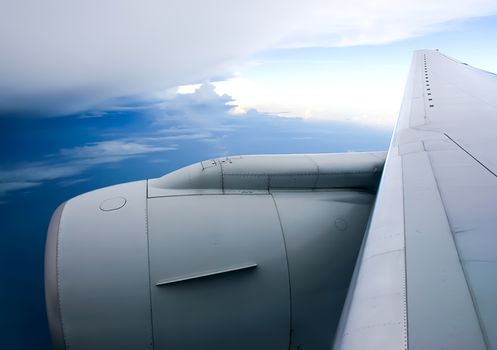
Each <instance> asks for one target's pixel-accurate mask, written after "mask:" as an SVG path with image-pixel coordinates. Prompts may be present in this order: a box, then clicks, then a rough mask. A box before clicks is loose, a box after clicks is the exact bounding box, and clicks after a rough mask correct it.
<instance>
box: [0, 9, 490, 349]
mask: <svg viewBox="0 0 497 350" xmlns="http://www.w3.org/2000/svg"><path fill="white" fill-rule="evenodd" d="M496 37H497V2H495V1H486V0H467V1H454V0H452V1H446V0H443V1H437V2H433V1H425V0H421V1H416V2H414V1H393V0H381V1H361V0H354V1H348V2H343V1H340V2H339V1H332V0H331V1H330V0H328V1H324V0H312V1H307V2H305V3H303V2H301V1H293V0H286V1H282V0H274V1H269V2H267V1H265V2H263V1H259V0H253V1H250V2H244V3H242V2H235V1H221V0H217V1H212V0H211V1H192V0H183V1H167V2H164V1H150V0H145V1H132V0H121V1H94V0H86V1H72V2H66V1H56V0H46V1H42V2H40V1H34V0H16V1H9V0H0V53H1V54H0V77H1V78H0V216H1V220H2V223H3V226H2V230H1V231H0V276H1V277H2V278H3V280H4V281H6V283H5V284H3V286H2V289H0V300H2V302H1V303H0V333H1V335H2V339H3V343H2V345H3V347H5V348H9V349H33V348H37V349H50V341H49V333H48V327H47V324H46V314H45V309H44V308H45V306H44V294H43V253H44V241H45V232H46V228H47V226H48V222H49V220H50V216H51V214H52V213H53V211H54V210H55V208H56V207H57V206H58V205H59V204H60V203H61V202H63V201H65V200H67V199H69V198H71V197H74V196H76V195H78V194H81V193H84V192H87V191H90V190H93V189H96V188H100V187H104V186H108V185H112V184H116V183H122V182H127V181H134V180H139V179H145V178H154V177H158V176H161V175H163V174H165V173H168V172H170V171H172V170H175V169H178V168H180V167H183V166H186V165H189V164H191V163H193V162H197V161H201V160H204V159H209V158H214V157H221V156H226V155H236V154H264V153H320V152H352V151H378V150H387V149H388V145H389V142H390V136H391V132H392V129H393V126H394V124H395V121H396V118H397V114H398V111H399V109H400V104H401V102H402V95H403V90H404V86H405V84H406V78H407V74H408V70H409V65H410V59H411V55H412V51H413V50H416V49H422V48H429V49H430V48H431V49H435V48H437V49H440V51H442V52H443V53H445V54H447V55H449V56H452V57H454V58H457V59H459V60H461V61H463V62H467V63H468V64H471V65H473V66H476V67H478V68H481V69H484V70H488V71H492V72H497V45H495V38H496ZM27 330H28V331H27Z"/></svg>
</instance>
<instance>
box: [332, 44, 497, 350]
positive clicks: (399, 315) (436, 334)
mask: <svg viewBox="0 0 497 350" xmlns="http://www.w3.org/2000/svg"><path fill="white" fill-rule="evenodd" d="M496 130H497V75H494V74H492V73H489V72H486V71H482V70H479V69H476V68H473V67H471V66H468V65H467V64H465V63H462V62H459V61H457V60H454V59H452V58H450V57H447V56H445V55H443V54H442V53H440V52H438V51H429V50H422V51H416V52H415V53H414V56H413V60H412V65H411V69H410V74H409V78H408V82H407V87H406V92H405V95H404V100H403V103H402V108H401V112H400V116H399V120H398V122H397V126H396V128H395V131H394V136H393V138H392V143H391V146H390V149H389V152H388V157H387V160H386V164H385V168H384V173H383V177H382V181H381V184H380V188H379V191H378V195H377V198H376V204H375V207H374V210H373V213H372V217H371V221H370V224H369V228H368V231H367V232H366V236H365V239H364V242H363V247H362V250H361V253H360V257H359V259H358V263H357V265H356V271H355V272H354V277H353V281H352V284H351V288H350V289H349V294H348V296H347V302H346V305H345V307H344V311H343V313H342V319H341V325H340V328H339V331H338V333H337V336H336V338H335V345H334V349H344V350H350V349H407V348H409V349H491V348H493V349H495V348H497V178H496V176H497V175H496V174H497V156H496V151H497V137H496Z"/></svg>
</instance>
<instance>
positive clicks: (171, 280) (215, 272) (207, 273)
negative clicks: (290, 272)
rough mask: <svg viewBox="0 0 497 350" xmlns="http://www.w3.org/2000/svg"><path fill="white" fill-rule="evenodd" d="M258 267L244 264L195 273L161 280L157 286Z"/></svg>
mask: <svg viewBox="0 0 497 350" xmlns="http://www.w3.org/2000/svg"><path fill="white" fill-rule="evenodd" d="M256 267H257V264H256V263H249V264H242V265H238V266H233V267H226V268H222V269H217V270H211V271H204V272H200V273H195V274H192V275H187V276H180V277H173V278H169V279H165V280H160V281H158V282H157V283H156V284H155V285H156V286H165V285H168V284H173V283H179V282H186V281H191V280H194V279H198V278H206V277H212V276H217V275H221V274H223V273H230V272H237V271H243V270H250V269H253V268H256Z"/></svg>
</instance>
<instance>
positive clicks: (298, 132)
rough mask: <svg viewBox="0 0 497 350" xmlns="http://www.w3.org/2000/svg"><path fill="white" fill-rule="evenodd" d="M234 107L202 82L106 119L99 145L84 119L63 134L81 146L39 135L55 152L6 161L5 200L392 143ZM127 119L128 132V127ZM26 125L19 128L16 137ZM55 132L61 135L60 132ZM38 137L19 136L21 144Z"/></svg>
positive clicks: (357, 130) (373, 133) (373, 134)
mask: <svg viewBox="0 0 497 350" xmlns="http://www.w3.org/2000/svg"><path fill="white" fill-rule="evenodd" d="M231 101H232V100H231V97H230V96H228V95H222V96H220V95H218V94H216V93H215V91H214V86H213V85H212V84H204V85H202V86H201V87H200V88H199V89H197V90H196V91H195V92H193V93H191V94H179V95H176V96H175V97H172V98H170V99H168V100H166V101H164V102H163V103H162V104H159V105H158V104H155V103H152V104H151V105H150V106H149V108H148V109H145V106H139V107H137V108H138V109H139V111H140V113H138V114H135V113H134V111H133V109H132V108H131V109H128V110H127V111H126V112H125V113H124V114H123V113H122V112H121V111H120V112H118V113H120V114H119V115H118V116H112V113H113V112H110V113H109V115H106V116H104V117H101V118H102V119H103V120H102V119H100V120H97V121H101V122H105V123H106V126H105V127H101V128H99V129H98V135H97V136H96V137H97V140H96V141H91V142H88V141H87V140H88V139H89V138H90V137H88V135H86V133H87V131H84V130H85V127H84V125H85V124H86V125H93V124H94V123H95V122H96V120H94V119H79V125H74V126H73V127H72V128H70V129H69V130H68V129H65V132H68V133H70V134H71V135H72V134H74V136H75V137H77V139H78V140H81V141H80V142H78V143H73V142H72V140H67V139H60V140H59V141H58V142H57V141H54V139H53V137H52V136H53V135H52V134H50V133H49V132H47V131H46V129H41V130H39V131H37V133H39V134H41V135H36V136H37V138H36V140H37V142H42V143H45V142H46V143H50V144H52V146H53V148H51V149H50V150H45V151H42V152H40V153H38V154H37V155H36V157H35V158H33V157H29V159H34V160H31V161H26V160H25V159H24V158H23V157H27V156H31V153H32V150H26V151H25V153H24V154H17V159H15V160H14V161H13V162H12V161H11V162H9V163H7V162H5V160H4V159H0V169H1V170H0V200H1V198H2V197H3V196H8V195H10V194H11V193H15V192H16V191H23V190H24V191H30V190H33V188H35V187H40V188H42V185H45V184H49V183H52V184H53V183H55V184H57V185H59V186H63V187H68V186H75V185H76V186H77V185H79V184H80V183H84V184H85V185H89V186H91V185H92V184H96V185H95V186H96V187H97V186H101V183H99V182H98V181H96V179H98V178H100V177H101V176H102V174H103V173H105V172H106V170H108V168H109V167H112V168H119V169H120V170H116V171H112V175H111V181H112V183H118V182H123V181H130V178H143V177H152V176H153V174H154V173H155V174H156V176H158V175H162V174H164V173H165V172H167V171H171V170H174V169H176V168H178V167H179V166H182V165H183V166H184V165H188V164H191V163H193V162H196V161H200V160H203V159H208V158H213V157H219V156H224V155H233V154H247V153H259V154H260V153H296V152H301V153H315V152H344V151H348V150H356V151H364V150H381V149H385V148H386V147H387V145H388V141H389V136H390V132H389V131H385V130H381V129H371V128H367V127H363V126H358V125H353V124H344V123H336V122H310V121H305V120H303V119H301V118H284V119H282V118H279V117H275V116H272V115H268V114H265V113H260V112H257V111H256V110H250V111H248V112H247V113H246V114H243V115H238V116H234V115H232V114H231V113H230V110H231V109H232V108H233V105H229V104H228V103H229V102H231ZM64 119H66V118H59V119H56V120H55V121H60V122H63V121H64ZM75 119H77V117H70V118H68V120H66V121H65V122H66V123H67V124H69V125H72V124H75V123H74V121H75ZM123 120H125V125H126V126H122V125H123V124H122V121H123ZM37 121H38V120H36V119H31V122H37ZM136 121H138V124H135V122H136ZM116 126H119V127H117V128H116ZM24 127H25V125H23V126H19V130H17V131H21V129H22V128H24ZM90 130H94V128H93V127H92V128H90ZM15 131H16V130H12V132H15ZM51 132H52V133H58V132H59V131H58V130H57V128H56V127H54V128H52V131H51ZM33 136H34V135H33V133H31V134H28V135H23V134H22V133H20V134H19V137H20V138H23V137H27V138H32V137H33ZM39 136H41V138H39ZM93 137H94V135H92V137H91V138H93ZM68 142H71V144H70V145H68ZM125 162H127V163H125ZM125 164H127V166H125ZM130 164H133V165H130ZM167 164H169V166H170V167H169V168H167V167H166V165H167ZM137 170H138V171H139V173H137ZM133 174H134V175H133ZM143 174H145V175H143ZM135 176H136V177H135ZM86 190H88V189H86Z"/></svg>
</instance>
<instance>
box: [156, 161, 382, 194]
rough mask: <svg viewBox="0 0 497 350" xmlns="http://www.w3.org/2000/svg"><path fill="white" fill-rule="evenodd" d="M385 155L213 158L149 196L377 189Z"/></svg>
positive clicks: (169, 178) (166, 180) (159, 184)
mask: <svg viewBox="0 0 497 350" xmlns="http://www.w3.org/2000/svg"><path fill="white" fill-rule="evenodd" d="M385 157H386V153H385V152H359V153H322V154H285V155H258V156H236V157H227V158H219V159H212V160H210V161H204V162H200V163H196V164H193V165H191V166H188V167H186V168H182V169H179V170H177V171H174V172H172V173H170V174H167V175H165V176H163V177H161V178H158V179H152V180H150V181H149V186H148V197H149V198H153V197H166V196H181V195H193V194H195V195H197V194H199V195H205V194H258V193H259V194H260V193H269V191H270V190H274V189H301V190H305V189H307V190H312V189H329V188H363V189H368V190H371V191H376V189H377V187H378V182H379V180H380V176H381V172H382V170H383V164H384V162H385Z"/></svg>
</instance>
